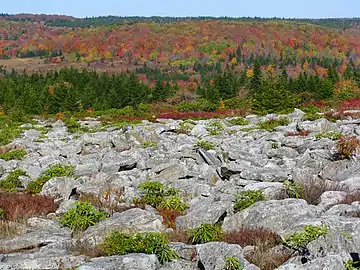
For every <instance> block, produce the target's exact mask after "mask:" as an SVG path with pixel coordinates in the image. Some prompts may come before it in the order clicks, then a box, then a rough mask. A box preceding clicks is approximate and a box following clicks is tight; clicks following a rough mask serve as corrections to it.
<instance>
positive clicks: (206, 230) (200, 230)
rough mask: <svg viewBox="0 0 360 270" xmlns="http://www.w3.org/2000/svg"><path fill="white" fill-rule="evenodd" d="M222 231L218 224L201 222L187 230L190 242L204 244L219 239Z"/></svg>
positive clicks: (221, 236)
mask: <svg viewBox="0 0 360 270" xmlns="http://www.w3.org/2000/svg"><path fill="white" fill-rule="evenodd" d="M222 238H223V232H222V230H221V227H220V225H217V224H215V225H213V224H207V223H205V224H202V225H200V226H199V227H197V228H195V229H192V230H191V231H190V232H189V240H190V242H191V243H192V244H205V243H208V242H215V241H221V240H222Z"/></svg>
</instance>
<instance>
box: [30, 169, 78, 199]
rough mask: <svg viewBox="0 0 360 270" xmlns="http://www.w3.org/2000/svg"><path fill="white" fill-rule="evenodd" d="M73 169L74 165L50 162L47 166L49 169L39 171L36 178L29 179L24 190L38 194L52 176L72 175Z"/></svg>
mask: <svg viewBox="0 0 360 270" xmlns="http://www.w3.org/2000/svg"><path fill="white" fill-rule="evenodd" d="M74 170H75V167H74V166H73V165H61V164H52V165H50V166H49V169H47V170H45V171H43V172H42V173H41V175H40V177H39V178H38V179H36V180H34V181H31V182H30V183H29V184H28V185H27V187H26V191H27V192H29V193H31V194H38V193H40V192H41V190H42V187H43V186H44V185H45V183H46V182H47V181H49V180H50V179H52V178H54V177H64V176H67V177H72V176H74Z"/></svg>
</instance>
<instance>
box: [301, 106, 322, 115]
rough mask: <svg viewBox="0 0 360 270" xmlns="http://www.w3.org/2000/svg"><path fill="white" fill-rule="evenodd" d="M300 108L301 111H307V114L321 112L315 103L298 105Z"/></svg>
mask: <svg viewBox="0 0 360 270" xmlns="http://www.w3.org/2000/svg"><path fill="white" fill-rule="evenodd" d="M300 109H301V110H302V111H303V112H305V113H309V114H316V113H319V112H321V110H320V109H319V108H318V107H316V106H315V105H312V104H309V105H307V106H305V107H300Z"/></svg>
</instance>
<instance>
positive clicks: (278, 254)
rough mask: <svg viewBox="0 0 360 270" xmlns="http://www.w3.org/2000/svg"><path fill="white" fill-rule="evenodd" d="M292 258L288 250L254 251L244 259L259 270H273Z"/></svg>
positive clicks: (291, 252)
mask: <svg viewBox="0 0 360 270" xmlns="http://www.w3.org/2000/svg"><path fill="white" fill-rule="evenodd" d="M292 256H293V251H292V250H290V249H283V250H273V249H271V250H267V251H265V250H263V249H261V248H257V249H255V250H254V251H253V252H251V253H249V254H246V255H245V258H246V259H247V260H248V261H249V262H250V263H252V264H255V265H256V266H258V267H259V268H260V269H261V270H274V269H276V268H278V267H279V266H280V265H282V264H284V263H285V262H286V261H287V260H289V259H290V258H291V257H292Z"/></svg>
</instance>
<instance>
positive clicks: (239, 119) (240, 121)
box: [228, 117, 249, 126]
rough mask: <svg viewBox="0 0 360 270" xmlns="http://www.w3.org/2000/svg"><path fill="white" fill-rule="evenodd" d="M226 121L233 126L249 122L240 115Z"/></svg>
mask: <svg viewBox="0 0 360 270" xmlns="http://www.w3.org/2000/svg"><path fill="white" fill-rule="evenodd" d="M228 122H229V123H230V124H231V125H233V126H246V125H248V124H249V121H247V120H245V119H244V118H242V117H236V118H233V119H230V120H228Z"/></svg>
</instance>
